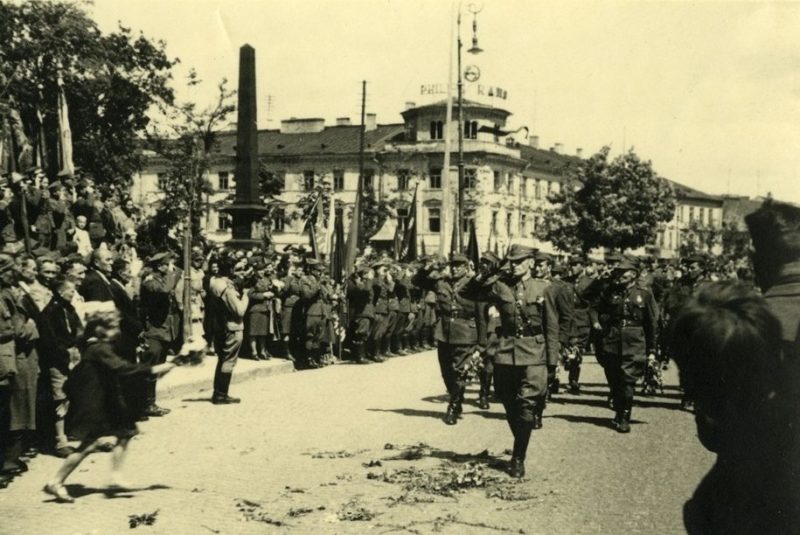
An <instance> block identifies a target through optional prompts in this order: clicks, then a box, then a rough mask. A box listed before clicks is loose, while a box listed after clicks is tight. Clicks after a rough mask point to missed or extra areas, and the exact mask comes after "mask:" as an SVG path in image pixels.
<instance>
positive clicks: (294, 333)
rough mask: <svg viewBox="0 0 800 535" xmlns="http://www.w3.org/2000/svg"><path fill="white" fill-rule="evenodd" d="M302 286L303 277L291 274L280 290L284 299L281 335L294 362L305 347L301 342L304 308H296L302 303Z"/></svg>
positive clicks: (285, 348) (287, 352)
mask: <svg viewBox="0 0 800 535" xmlns="http://www.w3.org/2000/svg"><path fill="white" fill-rule="evenodd" d="M301 286H302V280H301V277H300V276H299V275H296V274H291V275H286V276H285V277H284V278H283V288H282V289H281V290H280V297H281V298H282V299H283V303H282V305H281V335H282V337H283V343H284V351H285V352H286V356H287V357H289V358H290V359H292V360H294V356H295V355H300V354H301V353H302V346H303V344H302V342H301V335H302V330H303V311H302V308H303V307H302V306H298V307H296V308H295V305H297V303H298V301H300V288H301Z"/></svg>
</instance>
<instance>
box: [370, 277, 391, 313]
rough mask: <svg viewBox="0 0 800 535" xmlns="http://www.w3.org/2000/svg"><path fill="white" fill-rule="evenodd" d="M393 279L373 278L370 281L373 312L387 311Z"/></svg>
mask: <svg viewBox="0 0 800 535" xmlns="http://www.w3.org/2000/svg"><path fill="white" fill-rule="evenodd" d="M394 284H395V283H394V281H391V282H389V281H387V280H382V279H375V280H373V281H372V297H373V299H374V305H375V314H388V313H389V297H390V296H391V294H392V292H393V291H394Z"/></svg>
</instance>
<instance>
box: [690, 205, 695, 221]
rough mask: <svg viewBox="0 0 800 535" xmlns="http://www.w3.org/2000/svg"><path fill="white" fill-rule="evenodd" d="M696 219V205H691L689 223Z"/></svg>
mask: <svg viewBox="0 0 800 535" xmlns="http://www.w3.org/2000/svg"><path fill="white" fill-rule="evenodd" d="M693 221H694V206H690V207H689V223H691V222H693Z"/></svg>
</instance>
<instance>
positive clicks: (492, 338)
mask: <svg viewBox="0 0 800 535" xmlns="http://www.w3.org/2000/svg"><path fill="white" fill-rule="evenodd" d="M501 262H502V260H501V259H500V258H499V257H498V256H497V255H495V254H494V253H492V252H491V251H487V252H485V253H484V254H483V255H482V256H481V258H480V261H479V262H478V276H479V277H481V278H482V279H483V280H486V279H488V278H489V277H492V276H493V275H494V274H495V273H496V272H497V269H498V267H499V266H500V264H501ZM478 307H479V314H480V316H481V317H482V318H484V320H485V322H486V335H485V338H486V343H485V344H483V345H482V347H483V369H481V371H480V374H479V377H478V378H479V380H480V391H479V394H478V407H479V408H481V409H483V410H488V409H489V408H490V404H489V394H490V392H491V387H492V377H493V376H494V356H495V352H496V351H495V350H496V347H497V330H498V328H499V327H500V315H499V314H498V312H497V309H496V308H495V307H494V306H492V304H491V303H489V302H487V301H486V300H483V299H482V300H481V301H479V302H478Z"/></svg>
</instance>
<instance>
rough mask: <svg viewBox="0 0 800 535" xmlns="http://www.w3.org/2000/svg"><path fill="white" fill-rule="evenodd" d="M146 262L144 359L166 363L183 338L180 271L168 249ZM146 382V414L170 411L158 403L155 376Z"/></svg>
mask: <svg viewBox="0 0 800 535" xmlns="http://www.w3.org/2000/svg"><path fill="white" fill-rule="evenodd" d="M147 264H148V267H149V268H150V271H149V273H147V274H146V275H145V277H144V279H143V280H142V285H141V307H142V318H143V321H144V331H143V333H144V340H145V345H146V347H147V349H146V350H145V351H144V353H143V354H142V357H141V361H142V363H143V364H149V365H151V366H155V365H157V364H163V363H164V362H166V360H167V354H168V353H169V350H170V349H172V348H173V346H175V345H176V344H177V343H178V340H179V337H180V326H181V320H180V310H179V306H178V300H177V298H176V296H175V288H176V286H177V284H178V281H179V280H180V278H181V271H180V270H179V269H177V268H175V267H174V266H173V265H172V254H171V253H169V252H166V251H165V252H160V253H156V254H154V255H153V256H151V257H150V258H149V259H148V261H147ZM87 277H88V275H87ZM147 381H148V382H147V388H146V392H145V411H144V415H145V416H148V417H153V416H164V415H166V414H168V413H169V409H166V408H163V407H159V406H158V405H157V404H156V378H155V376H152V377H150V378H148V380H147Z"/></svg>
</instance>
